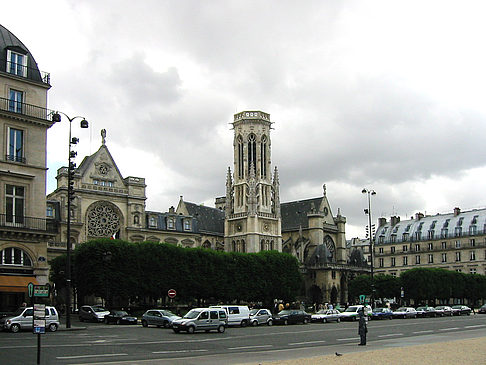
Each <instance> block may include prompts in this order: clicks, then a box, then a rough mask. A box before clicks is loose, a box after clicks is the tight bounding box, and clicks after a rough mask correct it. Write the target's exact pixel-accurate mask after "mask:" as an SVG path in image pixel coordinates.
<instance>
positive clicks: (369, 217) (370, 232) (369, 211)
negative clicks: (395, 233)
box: [361, 188, 376, 308]
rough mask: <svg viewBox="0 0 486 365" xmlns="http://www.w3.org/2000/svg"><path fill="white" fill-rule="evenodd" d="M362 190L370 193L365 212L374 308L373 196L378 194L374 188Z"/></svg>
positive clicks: (372, 304) (372, 305)
mask: <svg viewBox="0 0 486 365" xmlns="http://www.w3.org/2000/svg"><path fill="white" fill-rule="evenodd" d="M361 192H362V193H363V194H367V195H368V209H365V210H364V212H365V214H367V215H368V234H369V239H370V259H371V298H370V299H371V307H372V308H374V304H375V303H374V301H375V298H374V297H375V281H374V278H373V271H374V270H373V269H374V258H373V251H374V247H373V228H372V225H371V196H372V195H376V191H374V190H372V189H366V188H363V190H361Z"/></svg>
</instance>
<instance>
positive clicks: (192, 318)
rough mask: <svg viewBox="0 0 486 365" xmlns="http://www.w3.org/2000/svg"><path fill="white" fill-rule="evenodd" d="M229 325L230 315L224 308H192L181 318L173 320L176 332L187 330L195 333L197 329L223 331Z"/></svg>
mask: <svg viewBox="0 0 486 365" xmlns="http://www.w3.org/2000/svg"><path fill="white" fill-rule="evenodd" d="M227 325H228V316H227V314H226V311H225V310H224V309H222V308H194V309H191V310H190V311H189V312H187V314H186V315H185V316H184V317H182V318H181V319H176V320H175V321H173V322H172V330H173V331H174V332H175V333H179V332H180V331H186V332H187V333H194V332H195V331H206V332H209V331H211V330H216V331H218V332H219V333H223V332H224V331H225V329H226V326H227Z"/></svg>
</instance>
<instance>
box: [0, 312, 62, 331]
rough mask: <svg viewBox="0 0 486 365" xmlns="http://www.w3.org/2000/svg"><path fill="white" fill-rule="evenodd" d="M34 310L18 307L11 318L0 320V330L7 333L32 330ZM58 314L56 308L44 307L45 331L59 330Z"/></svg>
mask: <svg viewBox="0 0 486 365" xmlns="http://www.w3.org/2000/svg"><path fill="white" fill-rule="evenodd" d="M33 315H34V309H33V308H32V307H20V308H19V309H18V310H17V311H16V312H15V313H14V314H13V315H12V316H9V317H5V318H2V319H1V320H0V328H3V329H4V330H7V331H12V332H19V331H20V330H22V329H32V325H33V318H32V317H33ZM59 325H60V323H59V314H58V313H57V310H56V308H54V307H49V306H46V329H48V330H49V331H51V332H55V331H57V329H58V328H59Z"/></svg>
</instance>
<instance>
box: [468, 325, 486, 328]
mask: <svg viewBox="0 0 486 365" xmlns="http://www.w3.org/2000/svg"><path fill="white" fill-rule="evenodd" d="M478 327H486V324H477V325H475V326H464V328H478Z"/></svg>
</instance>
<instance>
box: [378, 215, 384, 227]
mask: <svg viewBox="0 0 486 365" xmlns="http://www.w3.org/2000/svg"><path fill="white" fill-rule="evenodd" d="M385 224H386V218H383V217H382V218H378V228H380V227H381V226H384V225H385Z"/></svg>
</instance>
